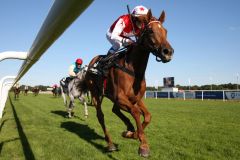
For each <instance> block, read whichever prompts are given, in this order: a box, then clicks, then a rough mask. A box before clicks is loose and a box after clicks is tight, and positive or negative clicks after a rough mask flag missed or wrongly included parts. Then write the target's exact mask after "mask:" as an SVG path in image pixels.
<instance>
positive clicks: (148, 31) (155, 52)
mask: <svg viewBox="0 0 240 160" xmlns="http://www.w3.org/2000/svg"><path fill="white" fill-rule="evenodd" d="M151 23H159V24H161V23H160V22H159V21H157V20H153V21H150V22H148V24H146V25H145V27H144V29H143V31H142V33H141V35H140V37H139V39H138V41H137V43H139V44H142V40H143V38H144V36H146V35H149V34H152V33H153V30H152V29H150V28H149V27H148V26H149V25H150V24H151ZM147 37H148V36H147ZM148 39H149V40H148V42H149V43H148V48H147V50H148V51H149V52H151V53H152V54H153V55H154V56H156V61H157V62H161V61H162V59H161V55H159V54H158V53H159V50H160V49H161V48H163V46H162V45H160V46H159V47H156V46H154V43H153V42H152V40H151V39H150V38H149V37H148ZM161 52H162V51H161Z"/></svg>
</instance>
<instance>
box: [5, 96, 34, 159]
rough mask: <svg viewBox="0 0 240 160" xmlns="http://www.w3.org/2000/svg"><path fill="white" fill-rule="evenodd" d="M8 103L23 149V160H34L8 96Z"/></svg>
mask: <svg viewBox="0 0 240 160" xmlns="http://www.w3.org/2000/svg"><path fill="white" fill-rule="evenodd" d="M9 101H10V104H11V106H12V110H13V116H14V118H15V121H16V125H17V129H18V134H19V137H20V140H21V144H22V147H23V152H24V156H25V159H26V160H35V157H34V154H33V151H32V149H31V146H30V144H29V142H28V139H27V137H26V135H25V133H24V131H23V128H22V125H21V122H20V120H19V118H18V116H17V113H16V110H15V106H14V105H13V103H12V99H11V97H10V96H9Z"/></svg>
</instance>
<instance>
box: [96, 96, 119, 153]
mask: <svg viewBox="0 0 240 160" xmlns="http://www.w3.org/2000/svg"><path fill="white" fill-rule="evenodd" d="M93 103H94V104H95V107H96V111H97V118H98V122H99V123H100V125H101V127H102V129H103V132H104V135H105V140H106V142H107V143H108V151H109V152H112V151H115V150H116V149H117V148H116V146H115V145H114V144H113V142H112V139H111V137H110V135H109V133H108V131H107V128H106V126H105V122H104V114H103V112H102V108H101V103H102V100H100V99H99V98H96V97H94V96H93Z"/></svg>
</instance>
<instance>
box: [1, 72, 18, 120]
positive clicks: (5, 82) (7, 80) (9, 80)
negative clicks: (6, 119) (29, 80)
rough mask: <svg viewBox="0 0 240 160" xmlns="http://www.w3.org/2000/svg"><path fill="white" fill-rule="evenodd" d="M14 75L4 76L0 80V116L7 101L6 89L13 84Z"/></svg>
mask: <svg viewBox="0 0 240 160" xmlns="http://www.w3.org/2000/svg"><path fill="white" fill-rule="evenodd" d="M14 80H15V76H6V77H3V78H2V79H1V80H0V118H2V112H3V109H4V106H5V103H6V101H7V96H8V91H9V90H10V88H11V87H12V85H13V82H14Z"/></svg>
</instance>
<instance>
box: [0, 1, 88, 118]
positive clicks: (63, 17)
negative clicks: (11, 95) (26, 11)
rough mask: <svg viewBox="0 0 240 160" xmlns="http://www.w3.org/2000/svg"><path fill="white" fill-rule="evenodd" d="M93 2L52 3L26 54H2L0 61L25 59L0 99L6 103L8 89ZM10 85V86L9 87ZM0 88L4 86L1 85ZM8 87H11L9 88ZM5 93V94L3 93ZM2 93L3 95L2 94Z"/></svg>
mask: <svg viewBox="0 0 240 160" xmlns="http://www.w3.org/2000/svg"><path fill="white" fill-rule="evenodd" d="M92 2H93V0H55V2H54V3H53V5H52V7H51V9H50V11H49V13H48V15H47V17H46V19H45V21H44V23H43V25H42V27H41V29H40V30H39V32H38V34H37V37H36V38H35V40H34V42H33V44H32V46H31V48H30V50H29V52H28V54H27V53H25V52H21V53H18V54H16V53H14V52H3V53H2V54H1V55H0V61H1V60H3V59H7V58H14V59H16V58H17V59H26V60H25V61H24V62H23V64H22V66H21V68H20V70H19V72H18V74H17V76H16V78H15V77H14V78H15V80H14V82H13V83H12V82H11V83H8V85H6V87H5V89H4V90H3V87H1V88H0V99H1V100H2V99H3V100H4V101H5V102H6V98H4V97H3V96H6V95H8V91H9V89H10V88H11V87H12V86H13V85H14V84H15V83H16V82H17V81H19V80H20V79H21V77H22V76H23V75H24V74H25V73H26V72H27V71H28V70H29V69H30V68H31V67H32V65H34V64H35V63H36V62H37V61H38V60H39V58H40V57H41V56H42V55H43V54H44V52H45V51H46V50H47V49H48V48H49V47H50V46H51V45H52V44H53V43H54V42H55V40H57V39H58V38H59V37H60V35H61V34H62V33H63V32H64V31H65V30H66V29H67V28H68V27H69V26H70V25H71V24H72V23H73V22H74V21H75V20H76V18H77V17H78V16H79V15H80V14H81V13H82V12H83V11H84V10H85V9H86V8H87V7H88V6H89V5H90V4H91V3H92ZM9 84H11V85H9ZM1 85H2V86H3V85H5V84H3V82H2V84H1ZM9 86H11V87H10V88H9ZM6 91H7V93H5V92H6ZM3 92H4V93H3ZM5 102H4V103H3V102H1V103H0V118H1V117H2V111H3V108H4V106H5Z"/></svg>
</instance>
